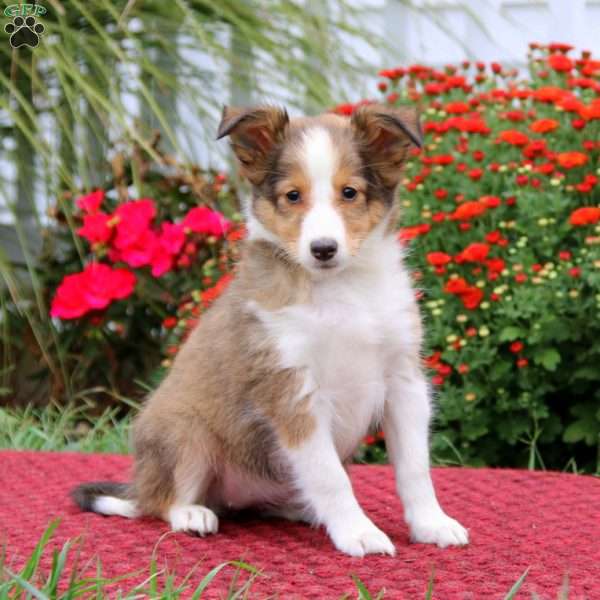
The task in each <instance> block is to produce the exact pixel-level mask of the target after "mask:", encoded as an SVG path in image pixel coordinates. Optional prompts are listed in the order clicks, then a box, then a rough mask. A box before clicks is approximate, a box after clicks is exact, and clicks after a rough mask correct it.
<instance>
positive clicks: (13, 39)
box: [4, 16, 45, 48]
mask: <svg viewBox="0 0 600 600" xmlns="http://www.w3.org/2000/svg"><path fill="white" fill-rule="evenodd" d="M44 29H45V27H44V26H43V25H42V24H41V23H37V22H36V19H35V17H31V16H29V17H27V18H26V19H24V18H23V17H15V18H14V19H13V21H12V23H7V24H6V25H5V26H4V31H6V33H10V34H11V36H10V45H11V46H12V47H13V48H20V47H21V46H30V47H31V48H35V47H36V46H37V45H38V44H39V43H40V35H42V33H44Z"/></svg>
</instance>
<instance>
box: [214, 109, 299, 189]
mask: <svg viewBox="0 0 600 600" xmlns="http://www.w3.org/2000/svg"><path fill="white" fill-rule="evenodd" d="M288 123H289V117H288V114H287V112H286V110H285V109H284V108H277V107H274V106H259V107H257V108H235V107H231V106H225V107H224V108H223V117H222V119H221V124H220V125H219V130H218V132H217V139H218V140H220V139H221V138H222V137H225V136H226V135H228V136H230V138H231V147H232V148H233V151H234V152H235V155H236V157H237V159H238V161H239V164H240V171H241V174H242V175H243V176H244V177H247V178H248V180H249V181H250V182H251V183H253V184H254V185H259V184H260V183H262V181H263V180H264V178H265V176H266V175H267V172H268V168H269V157H270V155H271V152H272V151H273V149H274V148H275V147H276V146H277V145H279V144H280V143H281V141H282V140H283V138H284V137H285V133H286V130H287V125H288Z"/></svg>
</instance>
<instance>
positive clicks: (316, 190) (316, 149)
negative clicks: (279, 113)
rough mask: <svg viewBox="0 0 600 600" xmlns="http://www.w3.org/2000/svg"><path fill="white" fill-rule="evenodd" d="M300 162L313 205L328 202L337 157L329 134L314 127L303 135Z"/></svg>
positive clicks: (322, 129) (321, 128)
mask: <svg viewBox="0 0 600 600" xmlns="http://www.w3.org/2000/svg"><path fill="white" fill-rule="evenodd" d="M302 162H303V165H302V166H303V167H304V169H305V171H306V175H307V176H308V178H309V180H310V185H311V196H312V201H313V203H315V204H316V203H318V202H329V201H330V200H331V195H332V191H333V176H334V175H335V171H336V169H337V166H338V156H337V152H336V151H335V147H334V145H333V141H332V139H331V136H330V135H329V132H328V131H327V130H326V129H324V128H323V127H314V128H312V129H309V130H308V131H307V132H306V133H305V134H304V139H303V144H302Z"/></svg>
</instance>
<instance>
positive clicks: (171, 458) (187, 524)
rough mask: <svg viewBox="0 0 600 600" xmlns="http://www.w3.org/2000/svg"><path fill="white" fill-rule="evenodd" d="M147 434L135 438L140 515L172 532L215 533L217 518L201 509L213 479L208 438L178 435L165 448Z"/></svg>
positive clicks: (140, 434)
mask: <svg viewBox="0 0 600 600" xmlns="http://www.w3.org/2000/svg"><path fill="white" fill-rule="evenodd" d="M180 431H181V430H180ZM147 434H148V432H147V431H146V432H138V435H136V438H137V439H136V454H137V461H136V473H135V487H136V492H137V496H138V498H139V499H140V500H139V502H140V507H141V509H142V510H143V512H144V513H145V514H154V515H155V516H158V517H160V518H162V519H164V520H165V521H167V522H168V523H169V524H170V525H171V528H172V529H173V531H185V532H187V533H192V534H195V535H200V536H204V535H207V534H209V533H216V532H217V530H218V528H219V520H218V518H217V515H216V514H215V513H214V512H213V511H212V510H211V509H210V508H208V507H207V506H205V505H204V504H205V502H206V497H207V494H208V490H209V487H210V485H211V484H212V483H213V481H214V479H215V469H214V458H213V456H212V453H211V452H210V450H209V444H208V443H207V438H208V434H206V433H205V432H200V431H195V435H194V436H193V437H192V436H191V435H190V436H187V435H186V436H182V435H179V436H178V437H176V438H170V439H169V442H170V443H169V444H168V445H167V444H166V443H165V439H164V438H162V439H160V442H159V443H157V439H156V438H154V439H151V438H150V439H149V438H148V436H147ZM159 435H160V434H159ZM203 438H204V439H203ZM199 440H201V441H199Z"/></svg>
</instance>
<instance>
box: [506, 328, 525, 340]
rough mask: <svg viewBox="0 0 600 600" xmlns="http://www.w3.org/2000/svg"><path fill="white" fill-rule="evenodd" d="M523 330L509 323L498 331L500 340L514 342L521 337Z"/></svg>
mask: <svg viewBox="0 0 600 600" xmlns="http://www.w3.org/2000/svg"><path fill="white" fill-rule="evenodd" d="M524 334H525V332H524V331H523V330H522V329H521V328H520V327H515V326H514V325H509V326H508V327H505V328H504V329H503V330H502V331H501V332H500V341H501V342H514V341H515V340H518V339H519V338H520V337H523V336H524Z"/></svg>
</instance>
